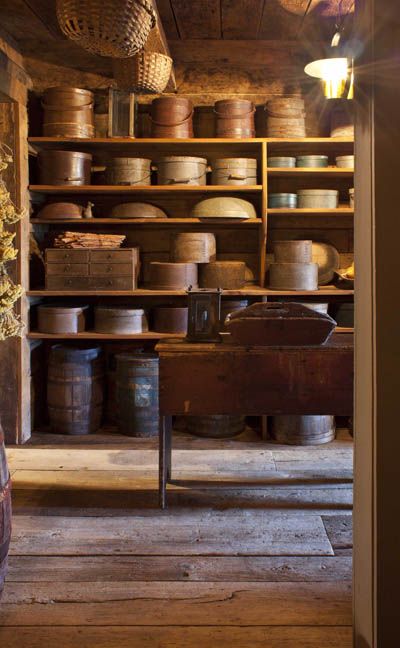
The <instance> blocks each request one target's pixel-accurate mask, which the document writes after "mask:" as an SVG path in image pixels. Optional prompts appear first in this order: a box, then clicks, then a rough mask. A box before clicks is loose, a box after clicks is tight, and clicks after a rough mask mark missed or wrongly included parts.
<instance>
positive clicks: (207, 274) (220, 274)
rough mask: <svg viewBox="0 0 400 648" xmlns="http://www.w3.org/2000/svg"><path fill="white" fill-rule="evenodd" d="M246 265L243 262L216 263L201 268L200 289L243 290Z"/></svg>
mask: <svg viewBox="0 0 400 648" xmlns="http://www.w3.org/2000/svg"><path fill="white" fill-rule="evenodd" d="M245 283H246V264H245V263H244V262H243V261H214V262H212V263H207V264H205V265H203V266H201V269H200V288H224V289H226V290H233V289H236V288H243V286H244V285H245Z"/></svg>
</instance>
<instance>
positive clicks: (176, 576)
mask: <svg viewBox="0 0 400 648" xmlns="http://www.w3.org/2000/svg"><path fill="white" fill-rule="evenodd" d="M351 578H352V561H351V557H350V556H344V557H343V558H337V557H336V556H307V557H302V556H245V557H243V556H222V557H220V556H218V557H217V556H206V557H204V556H189V557H185V556H107V557H106V558H105V557H104V556H21V555H18V556H10V558H9V572H8V582H19V583H24V582H32V583H40V582H42V583H46V582H51V581H53V580H54V581H57V582H58V583H68V582H77V583H78V582H82V583H83V582H92V581H102V582H106V581H126V580H128V581H137V580H139V581H147V582H151V581H184V582H186V581H205V582H225V581H244V582H247V581H249V582H256V581H261V582H328V581H350V580H351Z"/></svg>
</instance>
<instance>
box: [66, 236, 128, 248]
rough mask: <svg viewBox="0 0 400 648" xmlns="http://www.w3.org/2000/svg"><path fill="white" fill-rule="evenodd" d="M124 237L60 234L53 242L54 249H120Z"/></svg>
mask: <svg viewBox="0 0 400 648" xmlns="http://www.w3.org/2000/svg"><path fill="white" fill-rule="evenodd" d="M125 239H126V236H120V235H118V234H96V233H94V232H90V233H85V232H61V234H59V235H58V236H57V237H56V239H55V241H54V247H56V248H120V247H121V245H122V243H123V242H124V241H125Z"/></svg>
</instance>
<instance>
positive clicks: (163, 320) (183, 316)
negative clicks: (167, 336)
mask: <svg viewBox="0 0 400 648" xmlns="http://www.w3.org/2000/svg"><path fill="white" fill-rule="evenodd" d="M187 328H188V307H187V306H156V308H154V310H153V329H154V330H155V331H157V332H158V333H187Z"/></svg>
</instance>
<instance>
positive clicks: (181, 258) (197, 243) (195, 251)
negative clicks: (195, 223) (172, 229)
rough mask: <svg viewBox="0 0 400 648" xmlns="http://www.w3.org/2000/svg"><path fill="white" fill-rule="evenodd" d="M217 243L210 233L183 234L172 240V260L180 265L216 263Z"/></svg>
mask: <svg viewBox="0 0 400 648" xmlns="http://www.w3.org/2000/svg"><path fill="white" fill-rule="evenodd" d="M216 253H217V243H216V240H215V235H214V234H210V233H208V232H181V233H180V234H176V235H175V236H174V237H173V238H172V240H171V259H172V260H173V261H177V262H180V263H209V262H210V261H215V258H216Z"/></svg>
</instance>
